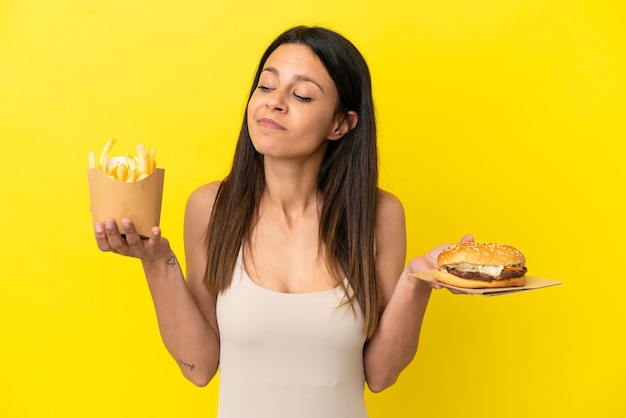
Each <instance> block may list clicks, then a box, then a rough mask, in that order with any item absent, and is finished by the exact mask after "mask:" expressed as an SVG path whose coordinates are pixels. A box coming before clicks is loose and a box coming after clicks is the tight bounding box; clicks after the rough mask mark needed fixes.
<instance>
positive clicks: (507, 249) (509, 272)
mask: <svg viewBox="0 0 626 418" xmlns="http://www.w3.org/2000/svg"><path fill="white" fill-rule="evenodd" d="M437 264H438V265H439V268H438V269H437V270H435V280H437V281H438V282H440V283H445V284H449V285H452V286H457V287H463V288H470V289H481V288H499V287H519V286H524V285H525V284H526V277H525V275H526V271H527V269H526V258H525V257H524V254H522V252H521V251H520V250H518V249H517V248H515V247H512V246H510V245H505V244H494V243H486V242H459V243H455V244H451V245H449V246H448V247H446V248H444V249H443V251H441V253H439V256H438V257H437Z"/></svg>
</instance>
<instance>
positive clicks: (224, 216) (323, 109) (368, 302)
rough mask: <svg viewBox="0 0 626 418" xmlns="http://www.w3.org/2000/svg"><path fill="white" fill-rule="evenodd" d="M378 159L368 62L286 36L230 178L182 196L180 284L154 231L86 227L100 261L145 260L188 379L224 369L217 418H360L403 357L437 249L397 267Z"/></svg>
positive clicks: (172, 347)
mask: <svg viewBox="0 0 626 418" xmlns="http://www.w3.org/2000/svg"><path fill="white" fill-rule="evenodd" d="M377 164H378V163H377V149H376V124H375V119H374V108H373V101H372V93H371V85H370V75H369V70H368V67H367V64H366V62H365V60H364V59H363V57H362V56H361V54H360V53H359V52H358V50H357V49H356V48H355V47H354V46H353V45H352V44H351V43H350V42H349V41H348V40H346V39H345V38H344V37H342V36H340V35H339V34H337V33H335V32H333V31H330V30H327V29H324V28H318V27H296V28H293V29H290V30H288V31H286V32H284V33H283V34H281V35H280V36H279V37H278V38H277V39H276V40H275V41H274V42H273V43H272V44H271V45H270V46H269V48H268V49H267V51H266V52H265V54H264V55H263V57H262V58H261V61H260V64H259V67H258V70H257V73H256V76H255V79H254V82H253V86H252V89H251V92H250V97H249V101H248V105H247V110H246V114H245V116H244V121H243V124H242V128H241V133H240V135H239V140H238V143H237V147H236V151H235V157H234V161H233V166H232V169H231V172H230V174H229V175H228V177H227V178H226V179H224V180H223V181H222V182H216V183H211V184H208V185H205V186H202V187H200V188H199V189H197V190H196V191H194V192H193V193H192V194H191V196H190V197H189V200H188V203H187V208H186V213H185V230H184V235H185V256H186V264H187V272H186V280H185V278H184V275H183V273H182V271H181V269H180V266H179V263H178V261H177V258H176V255H175V254H174V252H173V251H172V249H171V248H170V246H169V244H168V241H167V240H166V239H165V238H164V237H162V236H161V231H160V229H159V228H157V227H155V228H153V230H152V235H151V236H150V237H149V239H147V240H142V239H141V238H140V237H139V236H138V234H137V233H136V231H135V229H134V227H133V224H132V220H130V219H124V220H123V221H122V224H123V227H124V230H123V231H118V229H117V227H116V224H115V221H114V220H112V219H108V220H106V221H105V222H104V223H96V225H95V236H96V241H97V243H98V246H99V248H100V249H101V250H102V251H113V252H115V253H119V254H122V255H126V256H131V257H137V258H139V259H141V262H142V264H143V268H144V271H145V274H146V278H147V281H148V284H149V288H150V291H151V294H152V298H153V300H154V305H155V308H156V312H157V318H158V322H159V329H160V332H161V335H162V337H163V341H164V343H165V345H166V347H167V349H168V350H169V352H170V353H171V355H172V357H173V358H174V359H175V360H176V361H177V363H178V365H179V367H180V368H181V370H182V372H183V374H184V375H185V376H186V377H187V378H188V379H189V380H191V381H192V382H194V383H195V384H196V385H199V386H203V385H206V384H208V382H209V381H210V380H211V379H212V378H213V377H214V376H215V374H216V373H217V370H218V367H219V370H220V397H219V407H218V409H219V412H218V416H219V417H220V418H232V417H236V418H251V417H268V418H269V417H271V418H282V417H289V418H293V417H299V418H303V417H316V418H319V417H325V418H332V417H337V418H348V417H358V418H363V417H366V416H367V413H366V408H365V404H364V396H363V392H364V384H365V383H367V385H368V387H369V388H370V390H372V391H374V392H378V391H381V390H383V389H385V388H386V387H388V386H390V385H391V384H393V383H394V382H395V381H396V379H397V377H398V375H399V374H400V372H401V371H402V370H403V369H404V368H405V367H406V366H407V365H408V364H409V362H410V361H411V360H412V358H413V356H414V355H415V352H416V350H417V344H418V339H419V334H420V328H421V324H422V320H423V317H424V312H425V310H426V306H427V303H428V299H429V296H430V293H431V287H430V286H429V285H428V284H426V283H425V282H422V281H420V280H417V279H414V278H412V277H411V276H410V275H409V273H410V272H412V271H419V270H426V269H432V268H435V267H436V263H435V258H436V256H437V254H438V251H440V249H441V246H440V247H438V248H436V249H434V250H432V251H431V252H430V253H429V254H427V255H425V256H421V257H417V258H414V259H412V260H411V261H410V262H409V264H408V266H407V267H406V268H404V263H405V259H406V231H405V220H404V212H403V208H402V205H401V203H400V201H399V200H398V199H397V198H396V197H394V196H393V195H392V194H390V193H388V192H385V191H383V190H380V189H379V188H378V186H377V181H378V170H377ZM122 233H123V234H126V236H125V238H122V235H121V234H122ZM471 239H472V237H471V236H466V237H464V238H463V240H471Z"/></svg>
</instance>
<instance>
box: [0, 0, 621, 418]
mask: <svg viewBox="0 0 626 418" xmlns="http://www.w3.org/2000/svg"><path fill="white" fill-rule="evenodd" d="M624 4H625V3H624V2H622V1H608V0H606V1H597V0H596V1H582V0H581V1H575V0H553V1H545V0H507V1H494V0H475V1H470V0H466V1H462V0H423V1H413V0H402V1H398V2H389V1H364V0H354V1H343V2H338V1H337V0H320V1H316V2H311V1H299V0H292V1H277V2H269V3H268V2H253V1H250V0H246V1H239V2H237V1H222V2H212V1H190V0H179V1H174V2H172V1H164V0H153V1H148V0H135V1H123V0H111V1H95V0H93V1H79V0H64V1H61V0H39V1H28V0H22V1H19V0H3V1H1V2H0V141H1V146H0V181H1V183H0V376H1V377H0V416H2V417H43V416H59V417H61V416H63V417H105V416H118V417H148V416H150V417H169V416H195V417H200V416H207V417H210V416H213V414H214V410H215V407H216V396H217V381H214V382H212V383H211V384H210V385H209V386H208V387H206V388H202V389H198V388H196V387H194V386H193V385H192V384H191V383H188V382H187V381H185V380H184V379H183V377H182V376H181V375H180V374H179V372H178V370H177V367H176V365H175V363H174V362H173V361H172V360H171V359H170V358H169V356H168V354H167V352H166V350H165V348H164V347H163V345H162V343H161V341H160V337H159V334H158V330H157V325H156V321H155V318H154V312H153V308H152V305H151V300H150V296H149V294H148V289H147V286H146V284H145V280H144V278H143V276H142V272H141V269H140V266H139V263H137V262H136V261H135V260H127V259H122V258H119V257H115V256H113V255H111V254H102V253H100V252H99V251H98V250H97V249H96V246H95V244H94V242H93V238H92V232H91V219H90V214H89V210H88V200H89V199H88V194H87V183H86V172H85V171H86V168H87V152H88V151H89V150H91V149H94V150H96V152H99V151H100V149H101V147H102V146H103V144H104V142H105V141H106V139H107V138H109V137H115V138H117V139H118V141H119V142H118V144H117V145H116V146H115V148H114V150H115V151H116V152H117V154H116V155H118V154H123V153H125V152H133V150H134V144H135V143H136V142H139V141H143V142H144V143H145V144H146V145H147V146H149V147H155V148H156V149H157V159H158V163H159V165H160V166H161V167H163V168H165V169H166V180H165V192H164V203H163V214H162V227H163V229H164V233H165V235H166V236H168V237H169V238H170V240H171V242H172V245H173V247H174V248H175V250H176V251H177V252H178V253H179V254H181V253H182V216H183V210H184V204H185V200H186V197H187V195H188V194H189V193H190V192H191V190H193V189H194V188H195V187H197V186H198V185H200V184H202V183H204V182H207V181H210V180H214V179H218V178H221V177H222V176H223V175H224V174H225V173H226V170H227V168H228V166H229V164H230V161H231V157H232V152H233V146H234V142H235V138H236V136H237V133H238V128H239V124H240V121H241V116H242V110H243V109H244V104H245V99H246V94H247V92H248V89H249V87H250V82H251V80H252V76H253V72H254V67H255V65H256V64H257V62H258V59H259V58H260V55H261V53H262V51H263V50H264V48H265V47H266V46H267V45H268V44H269V42H270V41H271V40H272V39H273V38H274V37H275V36H276V35H277V34H278V33H279V32H281V31H282V30H284V29H286V28H287V27H290V26H292V25H295V24H302V23H304V24H320V25H325V26H328V27H330V28H333V29H336V30H338V31H339V32H341V33H343V34H345V35H346V36H347V37H348V38H350V39H351V40H352V41H353V42H354V43H355V44H356V45H357V46H358V47H359V48H360V49H361V51H362V52H363V54H364V55H365V57H366V58H367V60H368V62H369V64H370V66H371V70H372V75H373V81H374V92H375V99H376V105H377V112H378V117H379V123H380V153H381V176H382V178H381V184H382V186H383V187H385V188H387V189H389V190H391V191H392V192H394V193H395V194H397V195H398V196H399V197H400V198H401V199H402V200H403V202H404V204H405V207H406V212H407V222H408V228H409V229H408V231H409V253H410V255H411V256H415V255H418V254H421V253H423V252H424V251H427V250H428V249H430V248H431V247H432V246H434V245H437V244H439V243H443V242H449V241H454V240H456V239H458V238H460V236H461V235H463V234H464V233H466V232H471V233H474V234H475V235H476V238H477V240H482V241H500V242H506V243H510V244H513V245H516V246H518V247H520V248H521V249H522V251H524V252H525V253H526V256H527V258H528V265H529V269H530V274H532V275H536V276H542V277H548V278H551V279H555V280H560V281H563V282H564V283H565V284H564V285H562V286H558V287H553V288H549V289H545V290H539V291H534V292H527V293H523V294H516V295H509V296H502V297H496V298H484V297H478V296H456V295H452V294H450V293H448V292H447V291H438V292H435V294H434V295H433V297H432V299H431V305H430V307H429V311H428V314H427V317H426V320H425V324H424V328H423V332H422V341H421V346H420V349H419V352H418V355H417V357H416V358H415V360H414V361H413V363H412V364H411V366H410V367H409V368H408V369H407V370H406V371H405V372H404V373H403V374H402V375H401V377H400V379H399V381H398V382H397V383H396V385H395V386H393V387H392V388H390V389H388V390H387V391H385V392H383V393H381V394H377V395H374V394H371V393H367V395H366V396H367V401H368V407H369V411H370V414H371V416H372V417H378V418H383V417H385V418H386V417H415V416H423V417H431V418H432V417H553V416H569V417H592V416H593V417H624V416H626V401H625V400H624V394H625V393H626V377H625V376H626V360H625V359H624V354H625V353H626V341H625V328H626V327H625V326H624V319H625V318H626V309H625V305H626V303H624V295H625V292H626V284H625V283H626V277H625V274H624V268H623V261H624V256H623V254H624V253H623V251H624V236H625V233H626V230H625V228H624V224H625V223H624V219H623V216H624V213H626V207H625V205H624V199H623V194H624V183H625V180H626V176H625V175H624V166H625V164H624V160H625V157H626V147H625V142H626V132H625V126H626V125H625V121H624V115H625V111H626V97H625V92H626V31H625V30H624V29H623V26H622V24H623V22H624V20H625V19H626V8H625V6H624ZM242 401H243V400H242Z"/></svg>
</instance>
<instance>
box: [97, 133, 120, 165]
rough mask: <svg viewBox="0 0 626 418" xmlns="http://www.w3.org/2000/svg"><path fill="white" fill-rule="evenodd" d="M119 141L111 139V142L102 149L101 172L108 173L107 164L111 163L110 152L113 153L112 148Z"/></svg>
mask: <svg viewBox="0 0 626 418" xmlns="http://www.w3.org/2000/svg"><path fill="white" fill-rule="evenodd" d="M116 142H117V141H116V140H115V138H109V140H108V141H107V142H106V144H104V148H103V149H102V154H100V164H99V165H98V167H100V170H102V171H103V172H105V173H106V171H107V162H108V161H109V152H111V148H112V147H113V145H114V144H115V143H116Z"/></svg>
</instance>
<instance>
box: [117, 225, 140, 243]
mask: <svg viewBox="0 0 626 418" xmlns="http://www.w3.org/2000/svg"><path fill="white" fill-rule="evenodd" d="M120 222H121V224H122V229H123V231H124V234H125V235H126V244H128V246H129V247H131V248H136V247H137V246H140V245H142V243H141V235H139V233H138V232H137V229H136V228H135V224H134V223H133V221H131V220H130V219H128V218H124V219H122V220H121V221H120Z"/></svg>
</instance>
